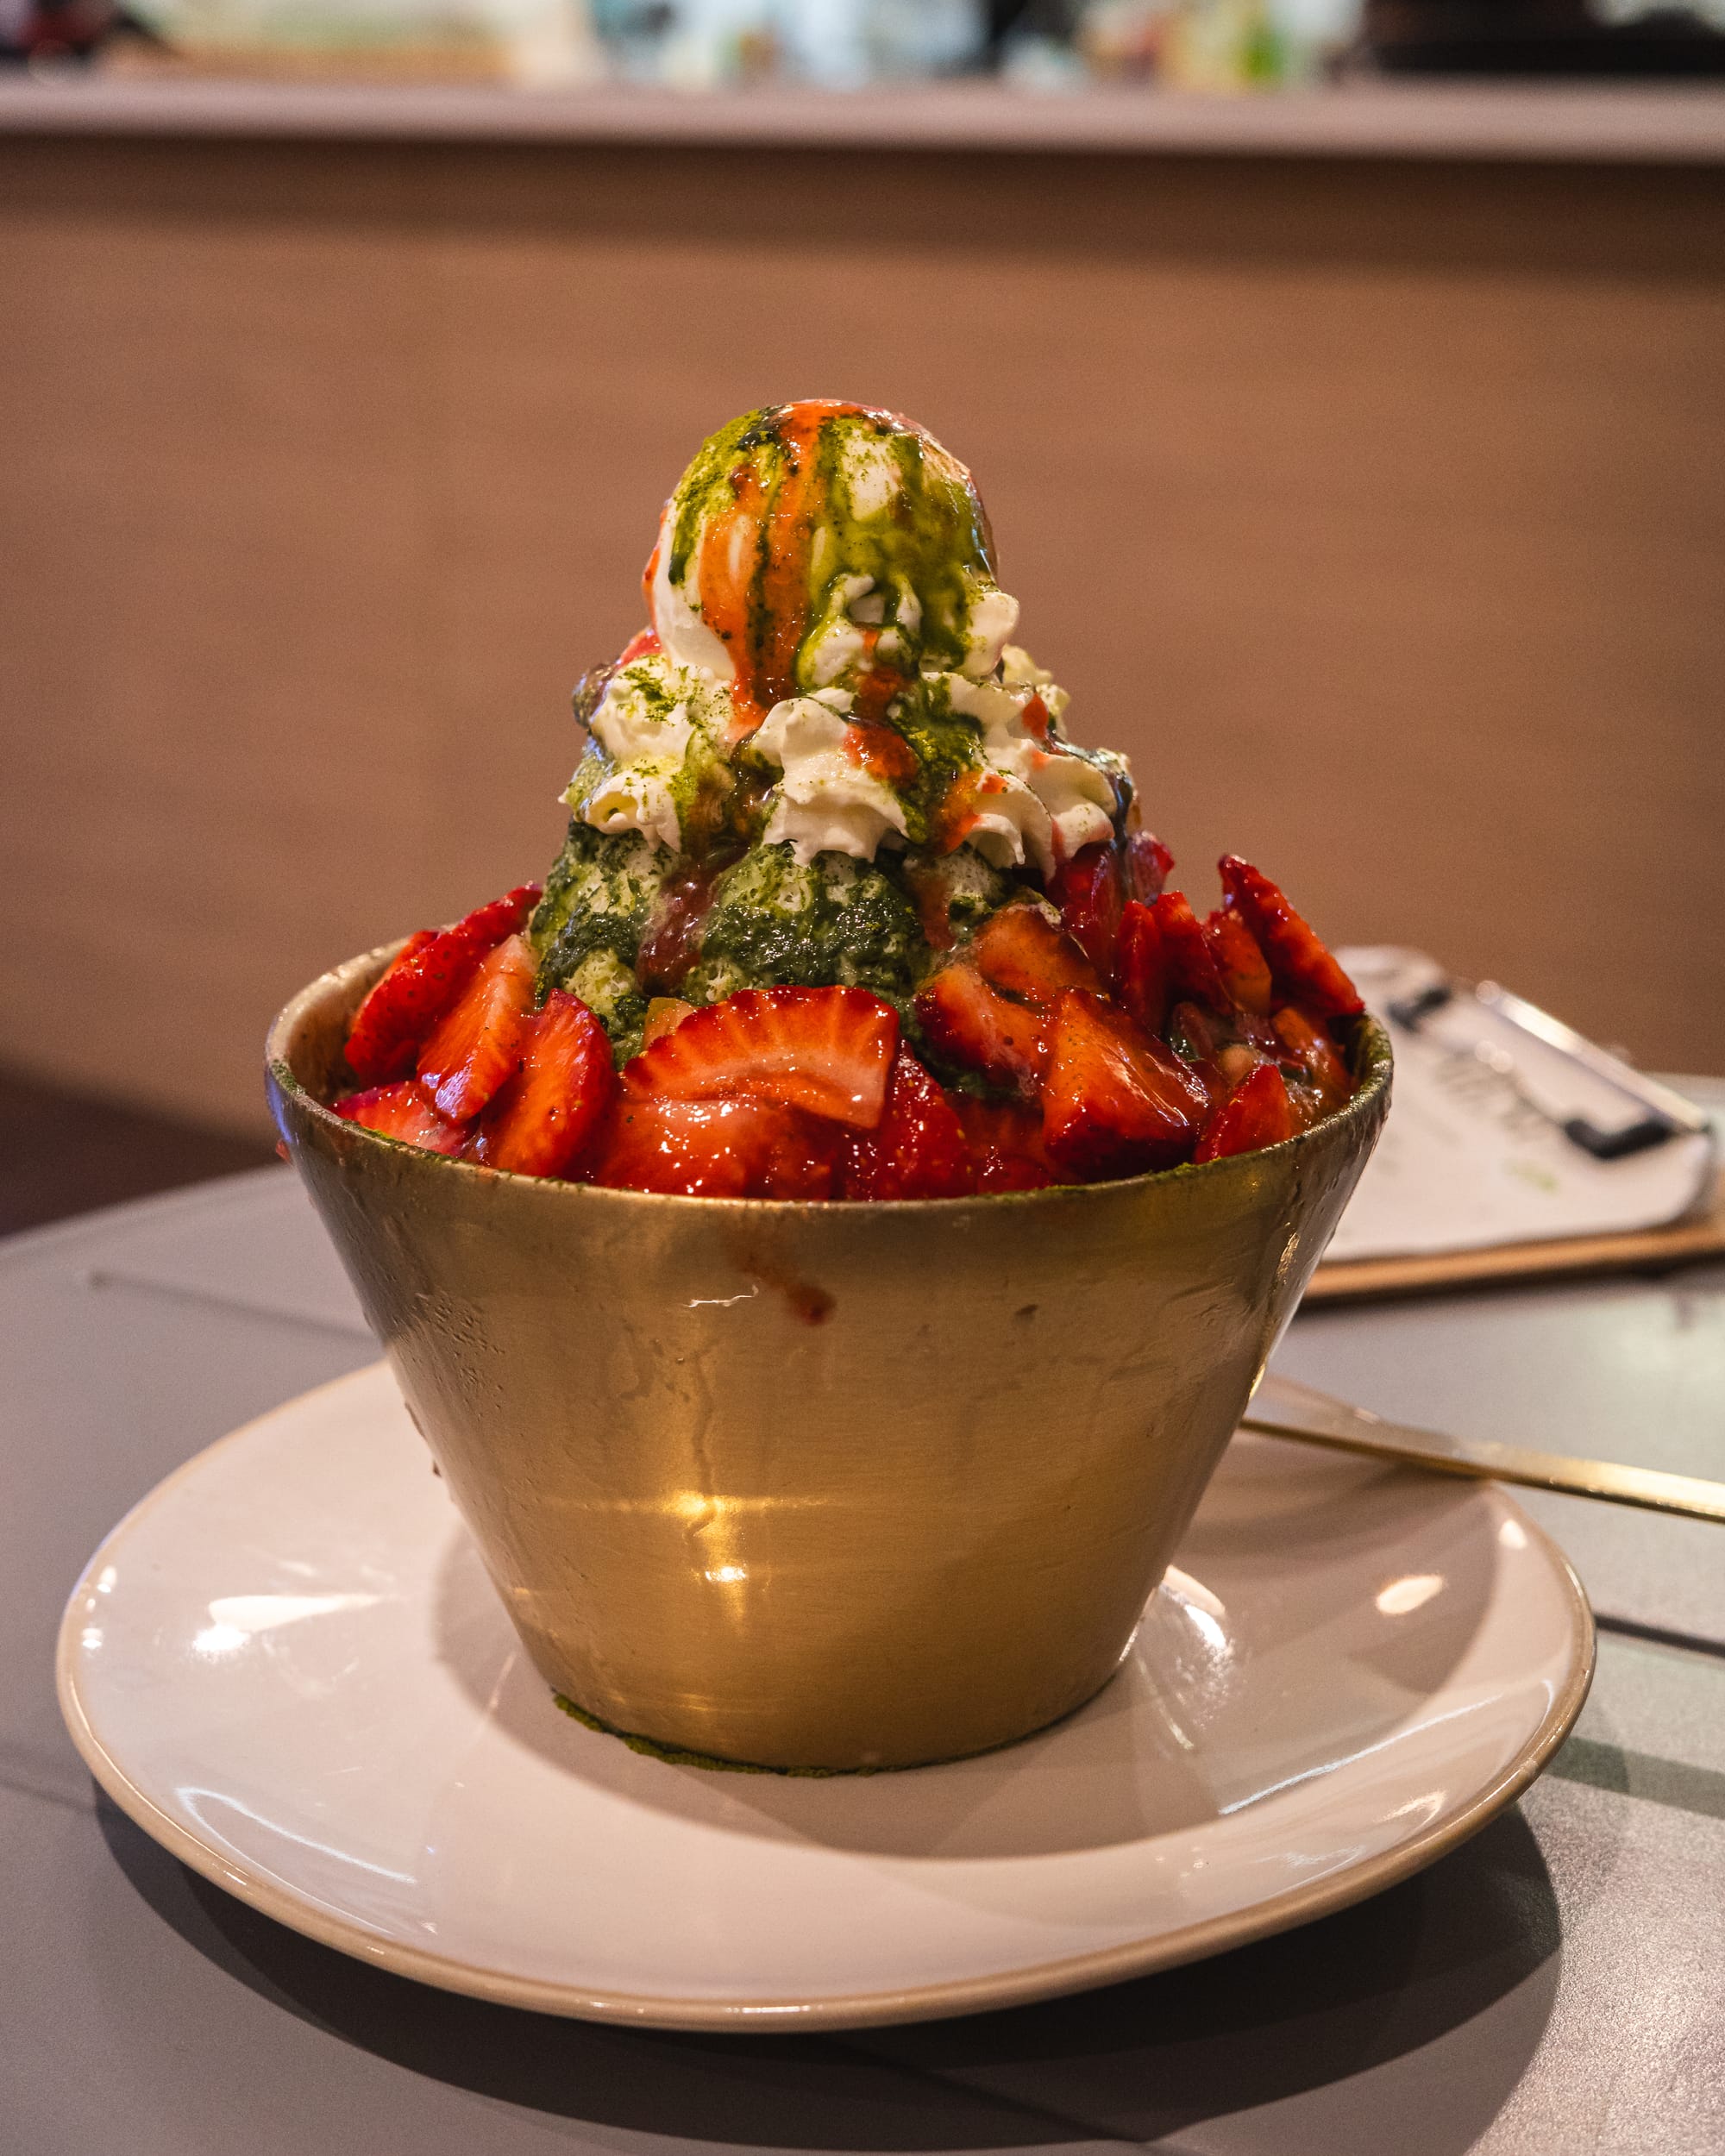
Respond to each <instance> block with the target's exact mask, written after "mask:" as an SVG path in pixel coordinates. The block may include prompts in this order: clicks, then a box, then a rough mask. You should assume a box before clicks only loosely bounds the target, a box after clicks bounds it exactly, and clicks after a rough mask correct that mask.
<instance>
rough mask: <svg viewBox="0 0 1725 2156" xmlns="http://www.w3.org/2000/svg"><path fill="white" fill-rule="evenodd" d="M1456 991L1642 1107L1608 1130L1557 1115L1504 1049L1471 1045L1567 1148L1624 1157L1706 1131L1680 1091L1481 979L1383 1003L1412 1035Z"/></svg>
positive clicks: (1601, 1157) (1435, 985)
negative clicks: (1559, 1133) (1470, 985)
mask: <svg viewBox="0 0 1725 2156" xmlns="http://www.w3.org/2000/svg"><path fill="white" fill-rule="evenodd" d="M1459 995H1469V996H1471V999H1472V1000H1473V1001H1474V1002H1476V1003H1477V1004H1478V1005H1479V1006H1481V1007H1482V1008H1483V1009H1484V1010H1487V1011H1490V1012H1492V1014H1493V1015H1494V1016H1495V1017H1496V1018H1499V1019H1501V1020H1502V1022H1503V1023H1504V1024H1505V1025H1510V1026H1513V1027H1515V1030H1516V1031H1518V1032H1521V1033H1524V1034H1526V1035H1527V1037H1528V1038H1529V1039H1531V1040H1535V1041H1538V1042H1540V1044H1542V1045H1543V1046H1545V1047H1546V1048H1548V1049H1551V1050H1555V1052H1556V1053H1557V1054H1559V1056H1566V1057H1567V1058H1568V1059H1569V1061H1570V1062H1572V1063H1574V1064H1576V1065H1577V1066H1578V1068H1579V1069H1583V1070H1584V1071H1586V1072H1587V1073H1588V1075H1590V1077H1593V1078H1596V1079H1597V1080H1599V1081H1601V1082H1602V1083H1603V1084H1605V1085H1607V1086H1609V1087H1611V1088H1612V1090H1613V1091H1614V1092H1616V1093H1619V1094H1622V1095H1623V1096H1624V1097H1625V1098H1626V1099H1628V1100H1632V1101H1634V1103H1635V1105H1636V1106H1638V1107H1639V1108H1640V1110H1641V1113H1640V1115H1639V1116H1638V1117H1636V1118H1635V1119H1634V1120H1633V1121H1632V1122H1628V1123H1624V1124H1619V1125H1612V1126H1611V1127H1609V1128H1607V1127H1605V1126H1604V1125H1601V1124H1598V1123H1596V1122H1595V1121H1594V1120H1593V1119H1592V1118H1591V1117H1590V1116H1585V1115H1559V1114H1555V1113H1553V1111H1552V1110H1551V1109H1549V1108H1548V1107H1546V1106H1545V1105H1544V1104H1543V1103H1542V1102H1541V1101H1540V1099H1539V1098H1538V1096H1537V1094H1535V1093H1534V1090H1533V1089H1532V1088H1531V1087H1529V1086H1528V1084H1527V1081H1526V1079H1525V1078H1524V1077H1523V1076H1522V1075H1521V1073H1520V1072H1519V1071H1518V1070H1517V1069H1516V1067H1515V1059H1514V1057H1513V1056H1510V1055H1509V1054H1508V1053H1507V1051H1504V1050H1499V1049H1496V1048H1493V1047H1491V1046H1490V1044H1485V1043H1481V1044H1479V1045H1478V1046H1477V1048H1476V1049H1475V1050H1474V1054H1475V1055H1476V1056H1477V1057H1478V1058H1479V1059H1480V1061H1481V1062H1484V1064H1485V1065H1486V1067H1487V1068H1488V1069H1490V1070H1492V1071H1493V1072H1495V1073H1496V1075H1497V1076H1498V1077H1500V1078H1502V1079H1503V1080H1504V1081H1506V1082H1507V1083H1508V1084H1509V1085H1510V1086H1512V1087H1514V1088H1515V1092H1516V1094H1518V1095H1519V1097H1520V1098H1521V1100H1522V1101H1523V1102H1524V1103H1525V1105H1526V1106H1527V1107H1528V1108H1529V1109H1531V1110H1532V1111H1533V1112H1534V1114H1535V1115H1538V1116H1541V1117H1543V1118H1544V1119H1545V1120H1546V1122H1548V1123H1550V1124H1552V1125H1554V1126H1555V1127H1556V1128H1557V1129H1558V1130H1559V1131H1562V1132H1563V1134H1564V1136H1565V1138H1567V1139H1568V1140H1569V1141H1570V1143H1571V1144H1572V1145H1577V1146H1579V1148H1580V1149H1581V1150H1582V1151H1583V1152H1584V1153H1587V1154H1590V1155H1591V1156H1592V1157H1593V1158H1594V1159H1595V1160H1598V1161H1612V1160H1622V1159H1624V1158H1626V1157H1627V1156H1628V1155H1630V1154H1632V1153H1642V1152H1646V1151H1647V1149H1648V1148H1649V1147H1650V1146H1654V1145H1663V1144H1665V1141H1666V1139H1667V1138H1676V1137H1678V1136H1697V1135H1703V1134H1704V1133H1705V1132H1706V1131H1707V1130H1708V1129H1709V1123H1708V1119H1707V1118H1706V1117H1705V1116H1704V1115H1703V1114H1702V1112H1700V1110H1699V1109H1698V1108H1697V1107H1695V1106H1692V1105H1691V1102H1689V1101H1687V1100H1684V1099H1683V1098H1682V1096H1681V1095H1680V1094H1675V1093H1673V1092H1672V1091H1671V1089H1670V1087H1666V1086H1662V1085H1660V1084H1659V1081H1658V1080H1657V1079H1654V1078H1648V1077H1647V1076H1645V1075H1643V1074H1642V1073H1641V1072H1640V1071H1639V1070H1636V1069H1634V1068H1633V1067H1632V1066H1631V1065H1630V1064H1628V1063H1626V1062H1623V1060H1622V1057H1621V1056H1613V1055H1612V1054H1610V1053H1609V1050H1605V1049H1603V1048H1600V1047H1597V1046H1596V1044H1594V1043H1593V1042H1592V1041H1590V1040H1589V1039H1588V1038H1587V1037H1585V1035H1584V1034H1581V1033H1578V1032H1577V1031H1576V1030H1575V1028H1574V1027H1573V1026H1571V1025H1565V1024H1564V1022H1563V1020H1562V1019H1561V1018H1553V1016H1552V1014H1551V1013H1550V1012H1548V1011H1542V1010H1540V1007H1539V1006H1538V1005H1537V1004H1534V1003H1529V1002H1528V1001H1527V999H1526V998H1525V997H1523V996H1518V995H1513V994H1511V993H1510V992H1509V989H1508V988H1502V987H1499V986H1498V984H1497V983H1496V981H1481V982H1479V984H1478V985H1477V987H1474V988H1472V989H1471V990H1470V989H1466V988H1464V987H1460V986H1459V985H1458V984H1457V983H1456V982H1453V981H1433V982H1432V983H1431V984H1430V985H1429V986H1428V987H1424V988H1421V989H1420V990H1419V991H1418V992H1417V993H1415V994H1413V995H1410V996H1405V997H1402V999H1400V1000H1397V1001H1396V1002H1392V1003H1391V1004H1389V1006H1388V1008H1389V1015H1390V1017H1391V1018H1393V1019H1394V1020H1395V1021H1396V1024H1397V1025H1402V1026H1406V1027H1407V1028H1408V1031H1410V1032H1417V1031H1419V1029H1420V1026H1421V1024H1422V1022H1423V1021H1424V1020H1425V1019H1426V1018H1429V1017H1430V1016H1431V1015H1432V1013H1433V1012H1435V1011H1440V1010H1443V1009H1444V1008H1446V1006H1448V1005H1450V1004H1452V1003H1453V1002H1454V1001H1455V1000H1456V999H1457V997H1458V996H1459Z"/></svg>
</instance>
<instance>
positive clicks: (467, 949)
mask: <svg viewBox="0 0 1725 2156" xmlns="http://www.w3.org/2000/svg"><path fill="white" fill-rule="evenodd" d="M542 889H543V886H541V885H539V884H536V883H524V884H521V885H518V886H517V888H516V889H515V890H513V891H511V892H508V893H505V896H504V897H502V898H500V899H490V900H489V901H488V902H487V903H486V905H484V906H477V907H475V908H474V911H473V912H471V913H469V914H468V915H467V917H466V918H464V919H462V920H460V921H457V922H456V924H455V926H454V927H453V928H442V929H429V928H423V929H421V930H420V931H418V933H417V935H414V936H410V937H408V939H407V941H406V943H405V944H404V945H403V946H402V948H401V950H399V951H398V952H397V953H396V956H395V958H394V960H393V961H392V963H391V965H390V968H389V970H388V971H387V972H386V974H385V975H384V976H383V978H382V979H381V980H380V981H379V982H378V983H377V985H376V987H374V988H373V990H372V992H371V993H370V994H369V995H368V996H367V998H366V1000H365V1001H364V1002H363V1003H362V1004H361V1006H360V1007H359V1011H358V1012H357V1013H356V1015H355V1017H354V1023H353V1026H352V1029H351V1030H350V1031H349V1032H348V1069H350V1070H352V1072H353V1074H354V1077H356V1078H358V1079H361V1081H364V1082H365V1083H366V1084H367V1085H372V1086H376V1085H380V1084H382V1083H383V1081H385V1080H386V1079H389V1078H399V1077H402V1076H403V1075H405V1073H406V1072H408V1071H410V1070H411V1069H412V1068H413V1062H414V1058H415V1056H417V1054H418V1052H419V1050H421V1049H422V1048H423V1046H424V1044H425V1043H426V1041H427V1040H428V1039H429V1038H430V1033H431V1029H432V1028H433V1026H435V1025H436V1023H437V1021H438V1019H439V1018H442V1016H443V1014H444V1012H447V1011H448V1010H449V1008H450V1006H451V1005H453V1004H454V1002H455V999H456V997H457V996H459V995H460V994H461V991H462V990H463V989H464V988H465V987H467V983H468V982H469V981H471V980H472V979H473V977H474V974H475V973H477V972H478V970H479V967H480V960H481V959H483V958H484V956H485V955H486V952H487V951H488V950H492V949H493V948H494V947H495V946H496V945H497V944H498V943H501V942H502V941H503V939H504V937H505V936H513V935H515V934H516V933H517V931H519V930H521V929H523V928H524V927H525V926H526V924H527V917H528V915H529V914H530V912H532V911H533V908H534V906H536V904H537V903H538V900H539V896H540V893H541V890H542Z"/></svg>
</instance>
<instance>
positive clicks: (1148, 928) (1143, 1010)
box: [1114, 899, 1168, 1033]
mask: <svg viewBox="0 0 1725 2156" xmlns="http://www.w3.org/2000/svg"><path fill="white" fill-rule="evenodd" d="M1114 970H1115V972H1116V974H1117V975H1118V977H1119V990H1118V993H1119V996H1120V1003H1121V1005H1122V1006H1123V1007H1124V1009H1125V1011H1126V1015H1127V1017H1128V1018H1131V1019H1132V1023H1133V1024H1134V1025H1136V1026H1138V1028H1139V1030H1140V1031H1143V1032H1145V1033H1160V1032H1161V1031H1162V1027H1163V1022H1164V1019H1165V1018H1167V1016H1168V959H1167V956H1166V954H1165V953H1164V950H1163V948H1162V931H1161V929H1160V927H1159V926H1158V925H1157V918H1156V914H1155V912H1154V911H1153V909H1152V908H1151V906H1147V905H1145V903H1144V902H1143V901H1142V900H1141V899H1127V900H1126V905H1125V906H1124V907H1122V909H1121V912H1120V940H1119V941H1118V943H1116V944H1115V946H1114Z"/></svg>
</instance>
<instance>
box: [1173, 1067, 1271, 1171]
mask: <svg viewBox="0 0 1725 2156" xmlns="http://www.w3.org/2000/svg"><path fill="white" fill-rule="evenodd" d="M1295 1128H1296V1123H1295V1114H1294V1104H1293V1102H1292V1101H1291V1100H1289V1097H1288V1086H1287V1081H1285V1080H1284V1079H1283V1075H1282V1073H1281V1072H1280V1071H1279V1070H1278V1069H1277V1068H1276V1066H1275V1064H1274V1063H1259V1064H1258V1067H1257V1069H1255V1070H1252V1071H1251V1072H1250V1073H1249V1074H1248V1075H1246V1076H1245V1078H1243V1079H1242V1080H1241V1081H1240V1082H1239V1085H1237V1086H1236V1087H1234V1089H1233V1092H1232V1093H1231V1094H1229V1095H1228V1097H1227V1099H1226V1100H1224V1101H1223V1103H1222V1105H1221V1106H1220V1107H1219V1108H1218V1109H1217V1110H1216V1111H1215V1112H1214V1115H1212V1116H1211V1118H1210V1119H1209V1120H1208V1123H1206V1124H1205V1125H1204V1134H1203V1136H1202V1137H1201V1138H1200V1139H1199V1140H1198V1150H1197V1151H1196V1152H1195V1153H1194V1155H1193V1156H1192V1157H1193V1159H1194V1160H1198V1161H1206V1160H1221V1159H1224V1158H1225V1157H1226V1156H1228V1155H1229V1154H1232V1153H1255V1152H1257V1151H1258V1149H1259V1148H1260V1147H1261V1146H1264V1145H1279V1144H1281V1143H1282V1141H1283V1138H1292V1137H1293V1135H1294V1132H1295Z"/></svg>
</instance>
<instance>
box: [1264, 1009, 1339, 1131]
mask: <svg viewBox="0 0 1725 2156" xmlns="http://www.w3.org/2000/svg"><path fill="white" fill-rule="evenodd" d="M1270 1024H1271V1025H1272V1026H1274V1028H1275V1029H1276V1037H1277V1040H1278V1041H1280V1042H1281V1044H1282V1047H1283V1051H1284V1053H1285V1054H1286V1055H1287V1056H1288V1057H1289V1060H1290V1061H1291V1062H1295V1063H1298V1064H1299V1066H1300V1068H1301V1069H1302V1070H1303V1071H1304V1072H1305V1074H1306V1077H1307V1080H1308V1082H1309V1083H1310V1085H1311V1086H1312V1087H1313V1089H1314V1092H1315V1093H1316V1094H1317V1096H1318V1103H1319V1106H1320V1109H1321V1110H1322V1111H1323V1112H1324V1113H1326V1114H1327V1113H1328V1112H1329V1111H1330V1110H1331V1109H1332V1108H1339V1107H1340V1106H1341V1105H1342V1103H1343V1101H1345V1100H1351V1099H1352V1095H1353V1081H1352V1078H1350V1077H1349V1075H1348V1071H1347V1065H1346V1063H1345V1062H1343V1061H1342V1059H1341V1057H1340V1056H1339V1055H1337V1053H1336V1051H1335V1050H1334V1048H1333V1046H1332V1045H1331V1043H1330V1041H1329V1038H1328V1037H1327V1035H1326V1034H1324V1033H1322V1032H1320V1031H1319V1029H1318V1028H1317V1027H1316V1026H1315V1025H1313V1023H1312V1021H1311V1019H1310V1018H1308V1017H1307V1016H1306V1013H1305V1012H1303V1011H1296V1010H1295V1008H1294V1006H1293V1005H1292V1004H1283V1006H1282V1008H1281V1009H1280V1010H1279V1011H1277V1012H1274V1013H1273V1015H1272V1016H1271V1018H1270Z"/></svg>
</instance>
